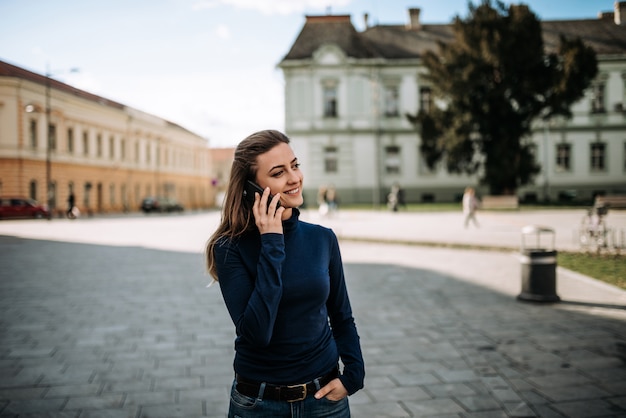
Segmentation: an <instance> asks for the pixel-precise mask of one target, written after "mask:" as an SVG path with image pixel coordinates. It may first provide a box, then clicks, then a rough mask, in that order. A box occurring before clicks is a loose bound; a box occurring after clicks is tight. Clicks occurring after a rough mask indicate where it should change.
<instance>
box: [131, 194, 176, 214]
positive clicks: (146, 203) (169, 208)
mask: <svg viewBox="0 0 626 418" xmlns="http://www.w3.org/2000/svg"><path fill="white" fill-rule="evenodd" d="M141 210H142V211H144V212H145V213H150V212H182V211H184V210H185V208H184V207H183V205H181V204H180V203H179V202H178V201H177V200H176V199H173V198H171V197H146V198H145V199H144V200H143V201H142V202H141Z"/></svg>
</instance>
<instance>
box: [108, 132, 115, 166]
mask: <svg viewBox="0 0 626 418" xmlns="http://www.w3.org/2000/svg"><path fill="white" fill-rule="evenodd" d="M109 158H110V159H112V160H113V159H115V138H113V136H110V137H109Z"/></svg>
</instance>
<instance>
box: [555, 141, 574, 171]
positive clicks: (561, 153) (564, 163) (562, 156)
mask: <svg viewBox="0 0 626 418" xmlns="http://www.w3.org/2000/svg"><path fill="white" fill-rule="evenodd" d="M571 152H572V147H571V145H570V144H557V146H556V170H557V171H570V170H571V166H570V161H571Z"/></svg>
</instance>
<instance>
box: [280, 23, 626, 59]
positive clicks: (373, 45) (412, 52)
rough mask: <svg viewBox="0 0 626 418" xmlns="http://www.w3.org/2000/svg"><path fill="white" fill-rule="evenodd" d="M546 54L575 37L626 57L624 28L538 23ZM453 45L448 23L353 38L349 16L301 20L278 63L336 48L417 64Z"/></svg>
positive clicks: (369, 31) (381, 29) (376, 29)
mask: <svg viewBox="0 0 626 418" xmlns="http://www.w3.org/2000/svg"><path fill="white" fill-rule="evenodd" d="M541 26H542V30H543V38H544V44H545V48H546V51H549V52H552V51H555V50H556V48H558V45H559V35H560V34H563V35H565V36H566V37H577V36H579V37H580V38H581V39H582V40H583V42H585V43H586V44H587V45H589V46H591V47H592V48H593V49H594V50H595V51H596V54H598V55H624V54H626V25H621V26H620V25H617V24H615V23H614V22H613V20H610V19H607V18H598V19H583V20H552V21H542V22H541ZM452 39H453V32H452V23H449V24H421V25H420V26H419V28H418V29H416V28H411V27H409V26H408V25H376V26H372V27H368V28H366V29H365V30H364V31H362V32H358V31H357V30H356V29H355V28H354V26H353V25H352V23H351V21H350V16H349V15H347V16H346V15H342V16H333V15H326V16H306V22H305V24H304V26H303V28H302V30H301V32H300V34H299V35H298V37H297V38H296V40H295V42H294V44H293V45H292V47H291V49H290V50H289V52H288V53H287V55H285V57H284V58H283V61H288V60H302V59H310V58H312V57H313V53H314V52H315V51H316V50H317V49H318V48H319V47H320V46H322V45H323V44H327V43H333V44H336V45H338V46H339V47H340V48H341V49H342V50H343V51H344V52H345V54H346V55H347V56H348V57H351V58H382V59H416V58H419V57H421V56H422V55H423V54H424V52H425V51H427V50H433V51H437V49H438V42H444V43H446V42H450V41H452Z"/></svg>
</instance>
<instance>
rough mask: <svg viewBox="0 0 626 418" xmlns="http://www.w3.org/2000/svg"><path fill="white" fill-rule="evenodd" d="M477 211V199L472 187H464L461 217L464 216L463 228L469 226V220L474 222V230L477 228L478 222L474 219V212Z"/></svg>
mask: <svg viewBox="0 0 626 418" xmlns="http://www.w3.org/2000/svg"><path fill="white" fill-rule="evenodd" d="M477 209H478V199H477V198H476V192H475V191H474V188H473V187H466V188H465V193H463V215H464V216H465V222H464V224H465V228H467V227H468V226H469V222H470V220H471V221H473V222H474V225H475V226H476V228H479V227H480V225H479V224H478V220H477V219H476V210H477Z"/></svg>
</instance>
